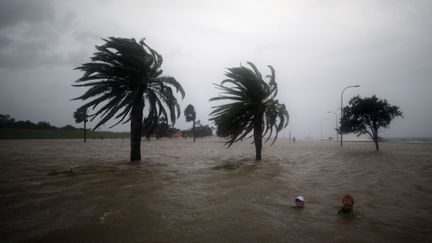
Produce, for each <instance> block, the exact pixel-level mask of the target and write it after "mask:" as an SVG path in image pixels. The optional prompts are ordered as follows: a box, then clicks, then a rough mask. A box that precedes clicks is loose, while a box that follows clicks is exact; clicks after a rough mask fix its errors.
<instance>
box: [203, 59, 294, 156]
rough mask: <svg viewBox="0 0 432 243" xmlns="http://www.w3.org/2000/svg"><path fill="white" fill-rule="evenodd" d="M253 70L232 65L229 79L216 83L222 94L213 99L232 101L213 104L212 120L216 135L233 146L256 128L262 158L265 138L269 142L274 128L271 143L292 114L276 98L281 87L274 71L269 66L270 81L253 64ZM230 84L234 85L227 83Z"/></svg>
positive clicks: (257, 146) (257, 152)
mask: <svg viewBox="0 0 432 243" xmlns="http://www.w3.org/2000/svg"><path fill="white" fill-rule="evenodd" d="M248 64H249V65H250V66H251V67H252V69H249V68H246V67H244V66H240V67H234V68H229V69H228V72H227V73H226V74H225V75H226V76H227V77H228V79H226V80H224V81H222V82H221V84H220V85H218V84H215V85H216V87H217V88H218V89H219V90H221V91H222V92H221V93H220V96H218V97H215V98H212V99H210V101H215V100H228V101H231V103H227V104H222V105H218V106H215V107H213V108H214V110H213V111H212V112H211V113H210V115H211V116H212V117H211V118H210V120H212V121H214V123H215V125H216V134H217V135H218V136H221V137H225V138H226V139H227V142H226V144H227V145H228V147H230V146H231V145H232V144H233V143H235V142H237V141H240V140H242V139H243V138H244V137H246V136H247V135H248V134H249V133H250V132H251V131H252V130H253V138H254V143H255V153H256V160H261V150H262V138H263V137H265V136H266V135H268V138H267V140H266V142H267V141H268V140H269V139H270V137H271V136H272V134H273V130H275V132H276V133H275V136H274V139H273V142H272V144H273V143H274V142H275V141H276V139H277V135H278V133H279V132H280V131H281V130H282V129H283V128H284V127H286V126H287V125H288V120H289V115H288V112H287V110H286V108H285V105H284V104H280V103H279V101H278V100H276V99H275V97H276V95H277V92H278V88H277V84H276V81H275V71H274V69H273V67H272V66H268V67H269V68H270V71H271V75H267V77H268V78H270V82H269V83H268V84H267V83H266V82H265V81H264V80H263V78H262V76H261V73H260V72H259V71H258V69H257V68H256V67H255V65H254V64H253V63H250V62H248ZM225 84H231V87H228V86H225Z"/></svg>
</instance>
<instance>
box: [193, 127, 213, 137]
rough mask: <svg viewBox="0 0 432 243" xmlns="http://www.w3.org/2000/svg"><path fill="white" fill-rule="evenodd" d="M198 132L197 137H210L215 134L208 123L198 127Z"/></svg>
mask: <svg viewBox="0 0 432 243" xmlns="http://www.w3.org/2000/svg"><path fill="white" fill-rule="evenodd" d="M196 134H197V137H200V138H203V137H209V136H212V135H213V131H212V129H211V128H210V127H209V126H208V125H203V126H202V125H201V124H199V126H198V127H197V128H196Z"/></svg>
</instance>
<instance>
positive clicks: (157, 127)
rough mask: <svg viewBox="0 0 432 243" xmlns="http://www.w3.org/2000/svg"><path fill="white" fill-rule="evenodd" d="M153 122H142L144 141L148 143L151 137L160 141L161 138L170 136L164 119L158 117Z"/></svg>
mask: <svg viewBox="0 0 432 243" xmlns="http://www.w3.org/2000/svg"><path fill="white" fill-rule="evenodd" d="M156 118H157V117H156ZM151 119H153V118H151ZM155 120H156V121H152V122H150V121H149V119H145V120H144V124H143V136H145V137H146V139H147V140H149V141H150V137H151V136H155V137H156V139H160V138H162V137H170V136H171V135H172V134H171V131H170V130H169V128H170V127H169V125H168V121H167V119H166V118H165V117H160V118H157V119H155Z"/></svg>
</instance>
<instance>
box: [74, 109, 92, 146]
mask: <svg viewBox="0 0 432 243" xmlns="http://www.w3.org/2000/svg"><path fill="white" fill-rule="evenodd" d="M73 116H74V119H75V122H76V123H81V122H83V123H84V142H86V141H87V126H86V124H87V121H88V117H89V116H88V114H87V108H82V109H78V110H76V111H75V112H74V114H73Z"/></svg>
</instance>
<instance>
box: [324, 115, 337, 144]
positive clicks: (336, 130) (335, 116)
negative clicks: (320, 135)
mask: <svg viewBox="0 0 432 243" xmlns="http://www.w3.org/2000/svg"><path fill="white" fill-rule="evenodd" d="M327 113H332V114H333V115H335V121H336V123H335V130H336V141H339V134H338V125H337V115H336V112H333V111H327Z"/></svg>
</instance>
